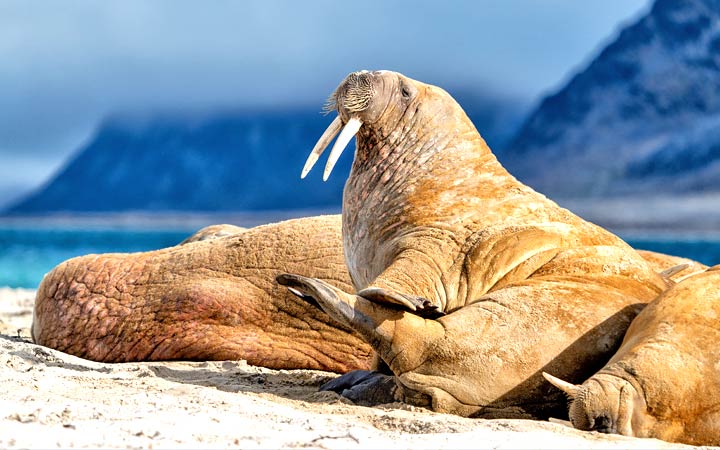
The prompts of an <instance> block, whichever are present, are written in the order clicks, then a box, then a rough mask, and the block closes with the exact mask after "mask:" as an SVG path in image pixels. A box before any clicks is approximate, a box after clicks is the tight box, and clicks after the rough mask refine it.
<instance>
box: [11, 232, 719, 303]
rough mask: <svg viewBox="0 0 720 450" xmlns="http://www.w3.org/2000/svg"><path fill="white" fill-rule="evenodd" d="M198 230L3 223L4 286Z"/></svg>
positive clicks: (707, 254) (665, 249)
mask: <svg viewBox="0 0 720 450" xmlns="http://www.w3.org/2000/svg"><path fill="white" fill-rule="evenodd" d="M256 222H261V221H256ZM215 223H219V222H215ZM234 223H237V222H234ZM254 224H255V223H251V224H244V225H246V226H248V225H254ZM198 228H200V226H199V225H198V224H197V223H193V222H187V223H186V224H184V225H183V224H182V223H174V224H173V225H172V226H171V227H167V228H157V227H132V226H127V225H126V226H122V227H113V226H107V225H100V226H98V225H94V226H92V227H89V228H84V227H81V226H78V225H77V224H70V225H61V226H58V225H53V226H43V225H40V226H28V225H24V224H0V287H13V288H29V289H34V288H36V287H37V285H38V284H39V283H40V281H41V280H42V277H43V275H44V274H45V273H47V272H48V271H49V270H50V269H52V268H53V267H55V266H56V265H57V264H59V263H61V262H62V261H65V260H66V259H69V258H72V257H74V256H80V255H86V254H90V253H109V252H140V251H148V250H154V249H159V248H163V247H169V246H173V245H176V244H177V243H179V242H181V241H182V240H183V239H185V238H186V237H187V236H189V235H190V234H192V233H193V232H194V231H195V230H197V229H198ZM621 237H623V238H625V240H626V241H628V243H630V245H632V246H633V247H635V248H639V249H646V250H653V251H658V252H662V253H668V254H672V255H678V256H685V257H687V258H691V259H694V260H696V261H700V262H702V263H704V264H708V265H715V264H720V239H718V238H715V237H688V236H675V237H673V236H671V235H656V236H653V234H647V235H645V236H637V235H633V236H623V235H622V234H621Z"/></svg>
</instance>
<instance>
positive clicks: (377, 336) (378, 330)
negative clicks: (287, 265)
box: [277, 274, 442, 375]
mask: <svg viewBox="0 0 720 450" xmlns="http://www.w3.org/2000/svg"><path fill="white" fill-rule="evenodd" d="M277 282H278V283H280V284H281V285H283V286H287V287H288V288H289V289H290V292H292V293H293V294H295V295H297V296H299V297H300V298H303V299H306V300H307V299H308V297H310V298H312V299H313V300H314V301H315V302H317V304H318V305H320V307H321V308H322V309H323V310H324V311H325V312H326V313H328V315H330V317H332V318H333V319H335V320H337V321H339V322H340V323H343V324H345V325H347V326H350V327H352V328H353V329H354V330H355V331H357V332H358V333H359V334H360V335H361V336H362V337H363V338H364V339H365V341H366V342H367V343H368V344H370V345H371V346H372V347H373V349H375V351H376V352H378V354H379V356H380V358H382V360H383V361H385V362H389V361H396V357H397V356H398V352H399V351H400V350H403V358H401V359H402V361H403V364H401V365H398V366H397V367H393V366H392V365H390V369H391V370H392V371H393V373H395V375H397V374H398V372H397V371H396V369H398V370H400V371H401V372H403V371H405V370H407V369H408V368H410V367H417V365H418V364H419V361H416V359H417V358H421V357H422V355H423V352H424V349H425V347H426V346H428V345H431V342H432V339H431V337H432V336H434V334H433V333H431V332H430V331H429V329H428V324H429V323H433V322H434V321H428V320H427V319H423V318H421V317H418V316H417V315H415V314H410V313H408V312H406V311H404V310H401V309H398V308H397V307H396V306H393V305H387V304H385V303H376V302H373V301H371V300H368V299H366V298H364V297H362V296H360V295H351V294H348V293H346V292H343V291H342V290H340V289H338V288H336V287H334V286H331V285H329V284H327V283H325V282H324V281H322V280H318V279H316V278H307V277H303V276H300V275H290V274H282V275H278V277H277ZM437 328H439V329H441V328H442V327H440V325H438V326H437ZM421 330H424V331H421ZM436 331H437V330H436ZM420 337H423V338H424V339H420ZM409 346H412V347H413V349H415V350H417V351H416V352H407V349H408V347H409ZM410 354H412V356H409V355H410ZM401 366H402V367H401Z"/></svg>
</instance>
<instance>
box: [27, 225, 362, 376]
mask: <svg viewBox="0 0 720 450" xmlns="http://www.w3.org/2000/svg"><path fill="white" fill-rule="evenodd" d="M288 270H291V271H298V272H301V273H305V274H307V275H309V276H314V277H320V278H322V279H324V280H326V281H327V282H328V283H332V284H334V285H336V286H338V287H342V288H343V289H350V288H351V286H350V284H349V280H348V277H347V275H345V270H344V267H343V257H342V253H341V246H340V218H339V217H338V216H321V217H313V218H307V219H300V220H290V221H286V222H281V223H277V224H270V225H265V226H260V227H256V228H253V229H249V230H244V231H243V230H242V229H240V228H238V227H234V226H230V225H225V226H213V227H211V228H206V229H203V230H200V231H199V232H198V233H196V234H195V235H194V236H192V237H190V238H188V239H187V240H186V241H185V243H184V244H183V245H179V246H175V247H171V248H167V249H162V250H157V251H152V252H143V253H133V254H103V255H87V256H82V257H77V258H73V259H70V260H68V261H66V262H64V263H62V264H60V265H59V266H58V267H56V268H55V269H53V270H52V271H51V272H50V273H48V274H47V275H46V276H45V277H44V279H43V280H42V282H41V283H40V286H39V287H38V291H37V295H36V301H35V308H34V313H33V324H32V337H33V339H34V341H35V342H36V343H38V344H40V345H45V346H48V347H51V348H54V349H57V350H61V351H64V352H67V353H70V354H73V355H76V356H80V357H83V358H87V359H92V360H95V361H103V362H125V361H151V360H238V359H244V360H247V361H248V363H250V364H254V365H260V366H265V367H269V368H275V369H294V368H307V369H320V370H327V371H332V372H339V373H343V372H347V371H348V370H351V369H367V368H368V367H369V366H370V359H371V354H372V352H371V349H370V347H369V346H368V345H367V344H366V343H365V342H364V341H363V340H362V339H360V337H359V336H358V335H357V334H356V333H355V332H353V331H352V330H351V329H349V328H348V327H346V326H344V325H342V324H339V323H337V322H335V321H333V320H332V319H330V317H329V316H328V315H327V314H325V313H324V312H322V311H320V310H319V309H318V308H316V307H314V306H312V305H309V304H308V303H306V302H304V301H301V300H299V299H297V298H296V297H295V296H293V295H290V294H289V293H288V292H287V291H286V289H284V288H282V287H280V286H278V285H277V284H276V283H275V281H274V279H275V277H276V276H277V275H278V274H279V273H281V272H283V271H288Z"/></svg>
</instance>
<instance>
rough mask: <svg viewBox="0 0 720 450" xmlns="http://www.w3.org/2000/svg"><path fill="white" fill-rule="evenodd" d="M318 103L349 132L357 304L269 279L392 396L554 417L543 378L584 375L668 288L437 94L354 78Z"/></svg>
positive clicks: (296, 281) (385, 75)
mask: <svg viewBox="0 0 720 450" xmlns="http://www.w3.org/2000/svg"><path fill="white" fill-rule="evenodd" d="M330 103H331V104H334V105H336V110H337V112H338V119H336V120H335V121H334V122H333V124H332V125H331V127H330V128H329V130H332V131H331V132H330V133H334V132H335V130H337V129H339V128H341V127H343V126H344V127H345V128H344V129H343V131H341V132H340V137H339V138H338V141H343V142H344V141H345V140H346V139H347V134H348V133H347V132H346V131H345V130H346V129H350V130H351V131H350V134H352V133H354V132H356V133H357V135H356V149H355V158H354V162H353V166H352V171H351V173H350V177H349V179H348V180H347V183H346V185H345V190H344V194H343V211H342V216H343V242H344V250H345V257H346V261H347V266H348V269H349V272H350V276H351V279H352V281H353V285H354V287H355V290H356V292H357V295H352V294H350V292H352V291H348V290H344V289H338V288H337V287H333V286H330V285H328V284H327V283H324V282H322V281H319V280H313V279H309V278H307V277H302V276H294V275H284V276H281V277H280V278H279V279H278V281H279V282H281V283H283V284H286V285H288V286H290V287H291V288H292V289H293V290H294V291H295V292H298V293H299V294H302V295H305V296H309V297H312V298H314V299H315V300H316V301H317V302H318V303H319V304H320V305H321V306H322V308H323V309H324V310H325V311H326V312H328V313H329V314H330V315H331V316H332V317H334V318H335V319H337V320H338V321H341V322H344V323H346V324H347V325H349V326H351V327H353V328H354V329H356V330H357V331H358V332H360V334H361V335H362V336H363V337H364V338H365V339H366V340H367V342H368V343H370V344H371V345H372V347H373V348H374V349H375V350H376V351H377V353H378V355H379V356H380V358H381V359H382V361H383V362H384V363H385V364H386V365H387V366H388V367H389V368H390V370H391V371H392V373H393V374H394V375H395V381H396V383H397V389H396V390H395V392H394V394H393V395H394V398H396V399H400V400H403V401H407V402H409V403H416V404H423V405H429V406H431V407H432V408H433V409H434V410H436V411H440V412H449V413H454V414H459V415H463V416H474V417H529V418H530V417H535V418H547V417H548V416H551V415H564V413H565V409H566V408H565V399H564V398H563V397H562V396H561V395H560V393H556V394H553V392H552V391H553V388H552V386H551V385H550V384H549V383H547V382H546V381H545V380H544V379H543V377H542V376H541V372H542V371H543V370H545V371H553V370H557V371H560V373H561V374H562V375H561V376H563V377H565V378H569V379H571V380H576V381H577V380H583V379H586V378H587V377H589V376H590V375H592V374H593V373H594V372H595V371H596V370H597V369H598V368H600V367H601V366H602V365H603V364H604V362H605V361H607V360H608V359H609V358H610V356H611V355H612V354H613V353H614V352H615V351H616V350H617V348H618V347H619V345H620V342H621V339H622V336H623V334H624V330H625V329H626V328H627V326H628V325H629V323H630V321H631V320H632V319H633V318H634V317H635V315H636V314H637V312H639V310H640V309H641V307H642V305H645V304H646V303H647V302H649V301H651V300H653V299H654V298H655V297H657V295H658V294H660V293H661V292H662V291H663V290H665V289H666V287H667V282H666V281H665V280H664V279H662V278H661V277H660V276H659V275H658V274H657V273H656V272H654V271H653V270H652V269H651V267H650V266H649V265H648V264H647V263H646V262H645V261H644V260H643V259H642V257H640V256H639V255H638V254H637V252H635V251H634V250H633V249H632V248H630V247H629V246H628V245H627V244H626V243H625V242H623V241H622V240H621V239H619V238H618V237H616V236H614V235H613V234H611V233H609V232H608V231H606V230H603V229H602V228H600V227H597V226H595V225H593V224H591V223H589V222H586V221H584V220H582V219H580V218H579V217H577V216H575V215H574V214H572V213H570V212H569V211H567V210H566V209H563V208H560V207H559V206H558V205H557V204H555V203H554V202H552V201H550V200H548V199H547V198H546V197H544V196H543V195H541V194H538V193H536V192H535V191H533V190H532V189H530V188H529V187H527V186H525V185H523V184H521V183H520V182H518V181H517V180H516V179H515V178H513V177H512V176H511V175H510V174H509V173H508V172H507V171H506V170H505V169H504V168H503V167H502V166H501V165H500V163H499V162H498V161H497V159H496V158H495V156H494V155H493V154H492V153H491V151H490V149H489V148H488V147H487V145H486V144H485V142H484V140H483V139H482V138H481V137H480V134H479V133H478V132H477V130H476V129H475V127H474V126H473V124H472V122H471V121H470V119H469V118H468V117H467V115H466V114H465V112H464V111H463V110H462V108H461V107H460V106H459V105H458V104H457V103H456V102H455V100H454V99H453V98H452V97H451V96H450V95H449V94H447V93H446V92H445V91H443V90H442V89H440V88H438V87H435V86H431V85H428V84H424V83H421V82H418V81H415V80H412V79H410V78H407V77H405V76H403V75H401V74H398V73H395V72H388V71H379V72H367V71H363V72H356V73H353V74H350V75H349V76H348V77H347V78H346V79H345V80H344V81H343V82H342V83H341V84H340V86H339V87H338V88H337V90H336V91H335V93H334V94H333V96H332V97H331V99H330ZM327 135H328V133H327V132H326V134H325V135H323V137H322V138H321V142H324V141H326V137H327ZM340 146H342V143H341V144H340ZM320 147H322V145H321V146H320ZM336 147H337V144H336ZM336 147H334V148H333V151H332V152H331V156H330V162H329V164H328V166H329V167H331V166H332V162H333V159H334V158H336V157H337V153H338V152H337V148H336ZM317 149H318V147H317V146H316V149H315V150H313V153H312V154H311V156H310V158H309V163H313V162H314V159H316V156H318V155H319V151H317ZM306 169H307V167H306ZM327 174H328V170H327V169H326V176H327ZM443 313H445V315H443ZM438 317H439V318H438Z"/></svg>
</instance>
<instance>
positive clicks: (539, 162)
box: [500, 0, 720, 198]
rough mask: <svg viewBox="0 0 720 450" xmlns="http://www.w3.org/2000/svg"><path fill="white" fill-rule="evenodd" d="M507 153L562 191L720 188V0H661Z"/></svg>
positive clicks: (540, 185) (520, 173) (523, 173)
mask: <svg viewBox="0 0 720 450" xmlns="http://www.w3.org/2000/svg"><path fill="white" fill-rule="evenodd" d="M500 159H501V161H502V162H503V163H504V164H505V166H506V167H507V168H508V169H509V170H510V171H511V172H512V173H513V174H515V175H516V176H517V177H518V178H519V179H520V180H522V181H524V182H526V183H528V184H530V185H531V186H533V187H535V188H536V189H538V190H540V191H542V192H544V193H546V194H549V195H552V196H556V197H568V198H570V197H587V196H599V195H602V196H607V195H620V194H622V195H626V194H628V193H640V194H644V193H650V192H653V193H658V192H666V193H678V192H698V191H720V0H657V1H656V2H655V3H654V4H653V6H652V8H651V9H650V11H649V12H648V13H647V14H645V15H644V16H643V17H641V18H639V19H638V20H637V21H636V22H635V23H632V24H630V25H628V26H626V27H625V28H624V29H622V30H621V31H620V33H619V34H618V36H617V37H616V38H615V39H614V41H612V42H611V43H610V44H609V45H607V46H606V47H605V48H604V49H602V51H600V53H599V54H598V55H597V57H595V58H594V59H593V60H592V61H591V62H590V63H589V64H588V65H587V67H585V68H584V69H583V70H581V71H579V73H577V74H576V75H575V76H573V77H572V78H571V79H570V81H569V82H568V83H567V84H566V85H565V86H563V87H562V88H561V89H560V90H559V91H557V92H556V93H554V94H552V95H549V96H547V97H545V98H544V99H543V100H542V101H541V102H540V103H539V106H538V107H537V108H536V109H535V110H534V111H533V112H532V113H531V114H530V115H529V116H528V118H527V119H526V121H525V122H524V124H523V125H522V126H521V127H520V129H519V131H518V133H517V134H516V136H515V137H514V138H512V139H511V140H510V142H509V144H508V145H507V147H506V148H505V149H504V151H503V152H502V153H501V155H500Z"/></svg>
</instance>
